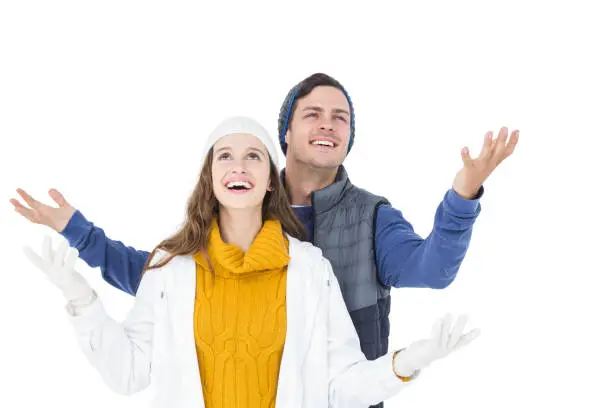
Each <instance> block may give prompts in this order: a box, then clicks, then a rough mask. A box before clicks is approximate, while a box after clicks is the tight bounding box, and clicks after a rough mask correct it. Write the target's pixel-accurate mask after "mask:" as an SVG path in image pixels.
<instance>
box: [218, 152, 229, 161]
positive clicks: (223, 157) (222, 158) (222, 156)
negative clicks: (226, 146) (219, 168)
mask: <svg viewBox="0 0 612 408" xmlns="http://www.w3.org/2000/svg"><path fill="white" fill-rule="evenodd" d="M229 158H230V154H229V153H221V154H220V155H219V160H227V159H229Z"/></svg>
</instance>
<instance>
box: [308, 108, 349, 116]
mask: <svg viewBox="0 0 612 408" xmlns="http://www.w3.org/2000/svg"><path fill="white" fill-rule="evenodd" d="M302 110H303V111H306V110H313V111H315V112H323V108H320V107H318V106H305V107H304V109H302ZM332 113H344V114H345V115H347V116H351V115H350V113H349V112H348V111H346V110H345V109H339V108H335V109H332Z"/></svg>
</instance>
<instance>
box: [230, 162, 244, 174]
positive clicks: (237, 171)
mask: <svg viewBox="0 0 612 408" xmlns="http://www.w3.org/2000/svg"><path fill="white" fill-rule="evenodd" d="M245 173H246V169H245V168H244V166H243V165H242V164H238V165H236V166H235V167H234V168H233V169H232V174H245Z"/></svg>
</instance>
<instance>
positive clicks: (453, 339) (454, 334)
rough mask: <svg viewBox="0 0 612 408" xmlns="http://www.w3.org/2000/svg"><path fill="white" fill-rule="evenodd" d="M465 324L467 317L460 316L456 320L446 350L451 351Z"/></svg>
mask: <svg viewBox="0 0 612 408" xmlns="http://www.w3.org/2000/svg"><path fill="white" fill-rule="evenodd" d="M466 323H467V315H464V314H463V315H461V316H459V318H458V319H457V323H456V324H455V327H454V328H453V331H452V332H451V335H450V338H449V339H448V349H449V350H452V349H453V348H454V347H455V345H456V344H457V342H458V341H459V339H460V338H461V333H463V329H465V324H466Z"/></svg>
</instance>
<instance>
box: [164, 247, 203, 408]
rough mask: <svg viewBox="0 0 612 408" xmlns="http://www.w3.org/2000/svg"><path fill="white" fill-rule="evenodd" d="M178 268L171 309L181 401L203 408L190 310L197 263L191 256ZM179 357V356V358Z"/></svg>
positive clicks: (182, 258) (193, 295)
mask: <svg viewBox="0 0 612 408" xmlns="http://www.w3.org/2000/svg"><path fill="white" fill-rule="evenodd" d="M181 261H182V262H181V265H180V266H179V267H177V268H176V269H175V271H176V273H174V274H173V276H172V278H173V279H172V280H173V288H172V294H173V299H171V300H173V307H174V313H176V314H175V315H174V313H173V316H174V317H173V318H176V323H175V324H176V327H175V333H177V341H178V343H179V344H177V345H176V346H177V348H176V350H177V357H178V356H180V357H179V358H177V360H178V362H180V370H181V374H182V375H181V377H182V381H183V383H182V387H183V391H184V395H183V396H181V398H183V399H186V400H189V403H187V404H186V406H189V407H204V394H203V390H202V380H201V378H200V368H199V364H198V355H197V351H196V346H195V335H194V329H193V310H194V304H195V292H196V263H195V261H194V260H193V258H192V257H190V256H184V257H181ZM179 353H180V354H179Z"/></svg>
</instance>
